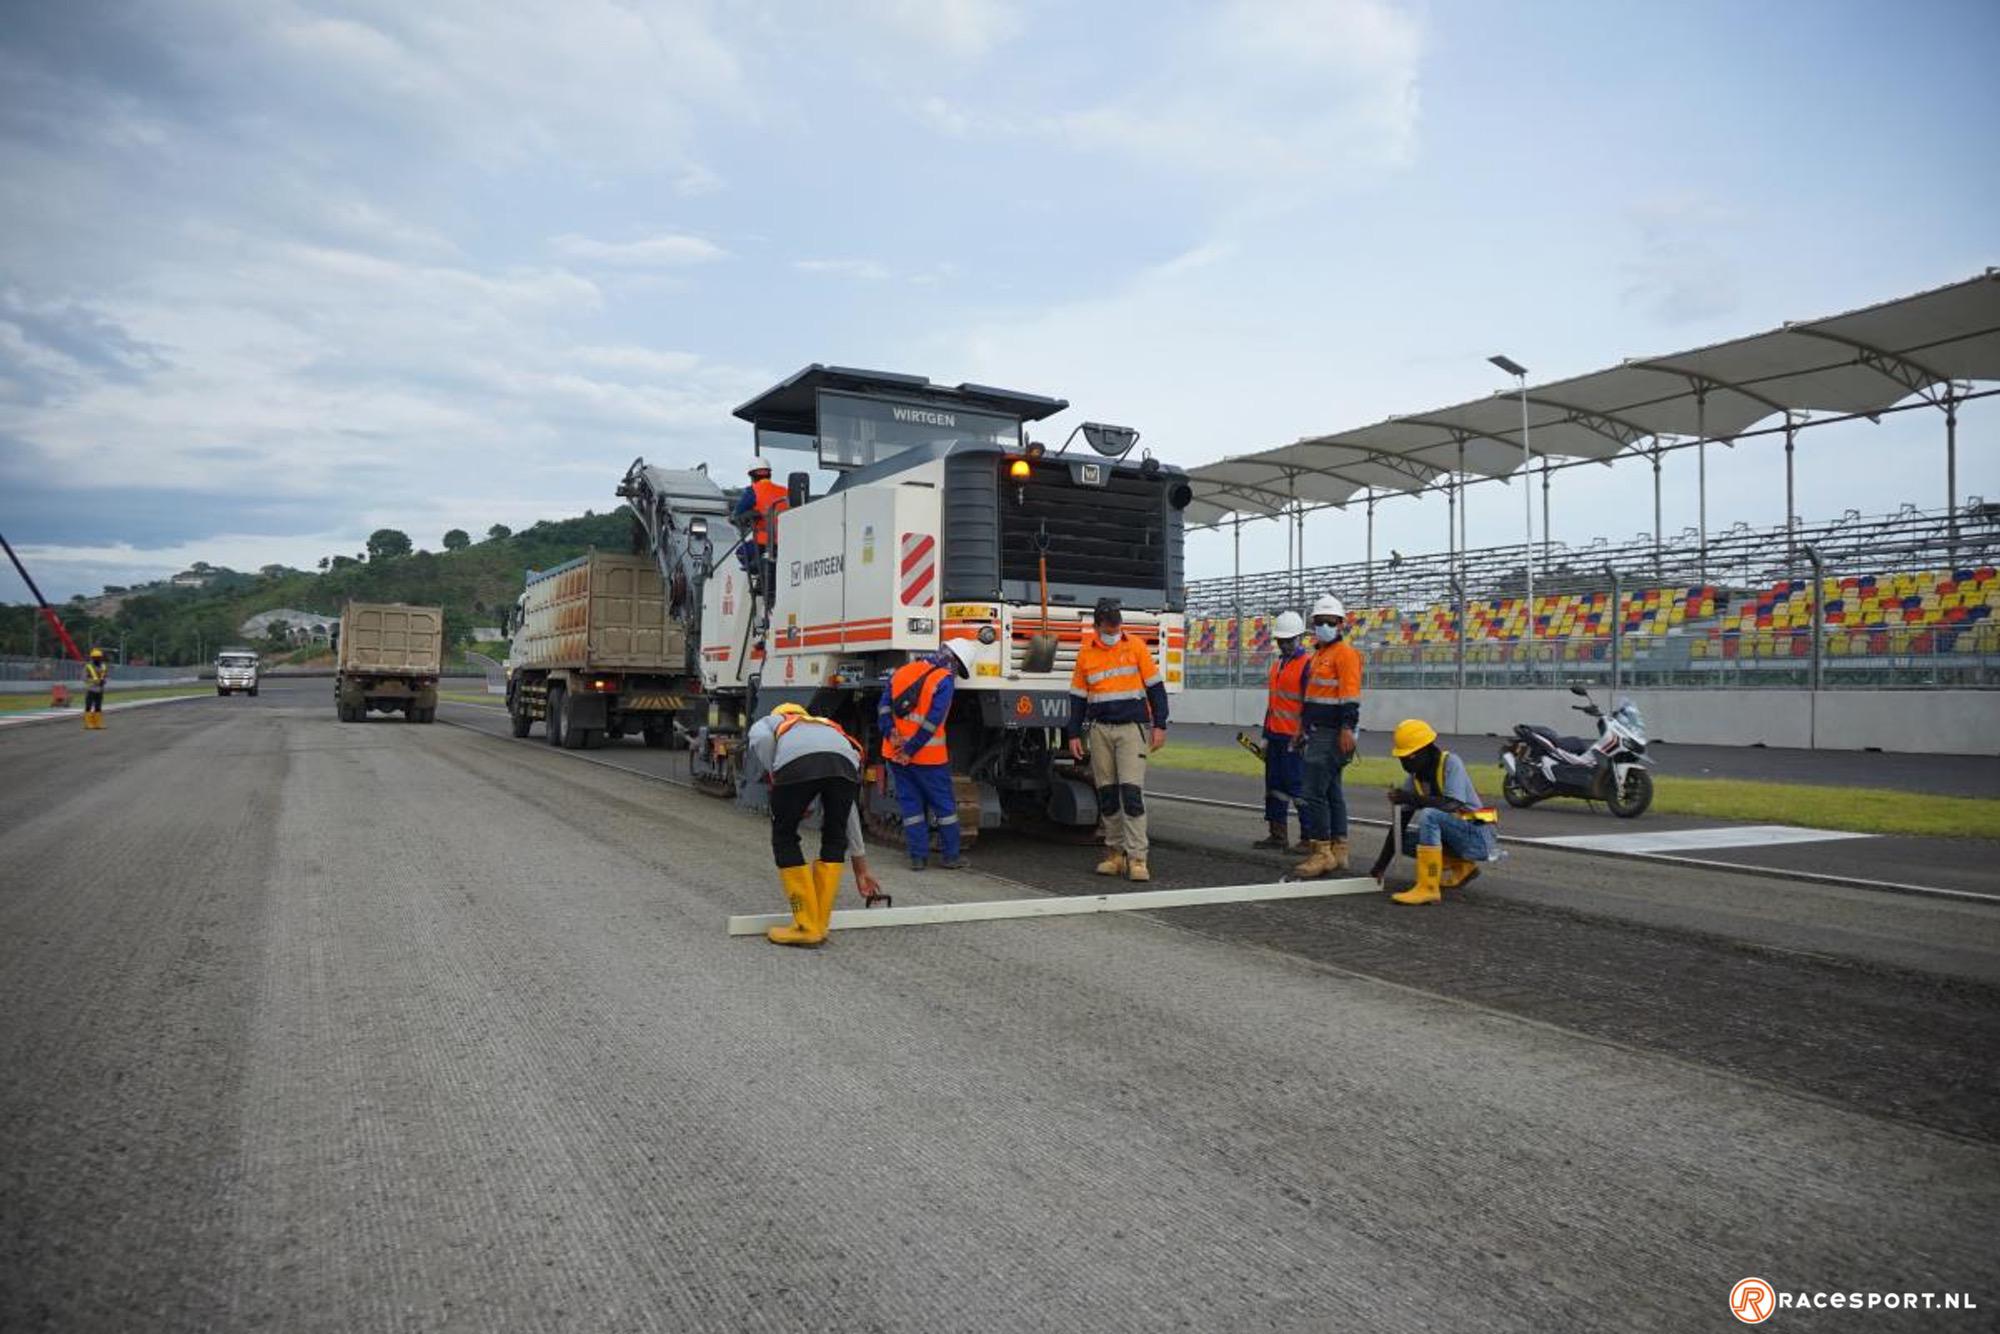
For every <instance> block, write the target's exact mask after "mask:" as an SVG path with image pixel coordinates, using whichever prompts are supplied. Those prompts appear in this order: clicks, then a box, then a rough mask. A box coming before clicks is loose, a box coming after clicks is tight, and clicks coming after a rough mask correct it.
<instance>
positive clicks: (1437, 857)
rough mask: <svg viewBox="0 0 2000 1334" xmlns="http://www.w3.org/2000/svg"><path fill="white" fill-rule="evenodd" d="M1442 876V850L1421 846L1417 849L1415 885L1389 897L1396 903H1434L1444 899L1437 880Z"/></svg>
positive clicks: (1425, 845) (1426, 845)
mask: <svg viewBox="0 0 2000 1334" xmlns="http://www.w3.org/2000/svg"><path fill="white" fill-rule="evenodd" d="M1443 874H1444V849H1443V848H1439V847H1432V846H1431V845H1430V844H1428V843H1426V844H1421V845H1419V846H1418V848H1417V883H1416V884H1414V885H1411V886H1410V887H1409V888H1408V889H1406V890H1404V891H1403V892H1402V893H1400V894H1391V895H1390V896H1389V897H1390V898H1392V899H1394V900H1395V901H1396V902H1398V903H1436V902H1437V901H1438V900H1439V899H1441V898H1443V897H1444V894H1443V893H1442V892H1440V890H1439V888H1438V880H1439V879H1440V878H1441V877H1442V876H1443Z"/></svg>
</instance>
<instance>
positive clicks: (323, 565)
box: [319, 556, 335, 574]
mask: <svg viewBox="0 0 2000 1334" xmlns="http://www.w3.org/2000/svg"><path fill="white" fill-rule="evenodd" d="M334 559H335V558H334V557H332V556H321V557H320V558H319V569H320V573H321V574H325V573H326V569H327V567H328V566H329V565H332V564H333V562H334Z"/></svg>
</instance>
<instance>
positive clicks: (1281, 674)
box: [1264, 652, 1312, 736]
mask: <svg viewBox="0 0 2000 1334" xmlns="http://www.w3.org/2000/svg"><path fill="white" fill-rule="evenodd" d="M1311 663H1312V654H1310V653H1305V652H1299V653H1294V654H1292V655H1291V656H1290V657H1287V658H1279V659H1278V660H1277V661H1276V662H1274V663H1272V664H1271V681H1270V700H1269V702H1268V703H1267V704H1266V706H1265V708H1264V730H1265V731H1266V732H1269V733H1270V734H1271V735H1272V736H1297V735H1298V734H1299V728H1300V726H1301V724H1302V721H1303V718H1304V714H1305V705H1306V668H1307V667H1308V666H1310V665H1311Z"/></svg>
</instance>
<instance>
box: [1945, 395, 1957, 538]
mask: <svg viewBox="0 0 2000 1334" xmlns="http://www.w3.org/2000/svg"><path fill="white" fill-rule="evenodd" d="M1944 514H1945V519H1944V522H1945V530H1944V531H1945V539H1944V541H1945V550H1946V551H1947V552H1948V553H1950V555H1951V564H1952V568H1953V570H1954V571H1955V570H1956V569H1957V568H1958V396H1957V395H1956V394H1954V393H1952V392H1951V391H1950V390H1949V389H1947V390H1946V391H1945V396H1944Z"/></svg>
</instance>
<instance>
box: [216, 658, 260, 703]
mask: <svg viewBox="0 0 2000 1334" xmlns="http://www.w3.org/2000/svg"><path fill="white" fill-rule="evenodd" d="M239 690H240V691H243V692H244V693H246V694H248V695H249V696H251V698H253V699H254V698H255V697H256V695H257V650H256V649H253V648H226V649H224V650H222V652H220V653H218V654H216V655H215V693H216V694H218V695H233V694H235V693H236V692H237V691H239Z"/></svg>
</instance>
